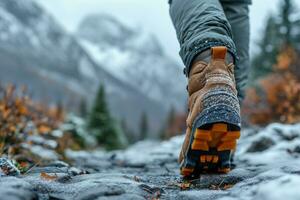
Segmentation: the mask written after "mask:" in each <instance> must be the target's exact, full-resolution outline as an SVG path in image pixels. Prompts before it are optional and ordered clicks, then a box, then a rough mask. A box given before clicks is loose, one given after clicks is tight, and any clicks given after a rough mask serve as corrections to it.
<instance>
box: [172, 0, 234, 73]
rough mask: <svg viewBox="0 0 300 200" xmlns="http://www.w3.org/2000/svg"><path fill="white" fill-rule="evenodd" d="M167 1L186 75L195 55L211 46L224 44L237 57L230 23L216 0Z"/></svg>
mask: <svg viewBox="0 0 300 200" xmlns="http://www.w3.org/2000/svg"><path fill="white" fill-rule="evenodd" d="M169 3H170V15H171V19H172V21H173V24H174V27H175V29H176V33H177V38H178V41H179V43H180V47H181V50H180V56H181V58H182V60H183V62H184V64H185V66H186V70H185V71H186V73H187V74H188V73H189V70H190V68H191V64H192V61H193V59H194V58H195V56H196V55H197V54H199V53H201V52H203V51H205V50H207V49H210V48H211V47H213V46H226V47H227V48H228V50H229V52H231V53H232V54H233V56H234V57H235V58H236V48H235V44H234V42H233V40H232V31H231V26H230V24H229V22H228V20H227V19H226V16H225V14H224V11H223V8H222V5H221V4H220V2H219V0H170V1H169Z"/></svg>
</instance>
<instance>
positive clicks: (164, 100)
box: [76, 14, 186, 110]
mask: <svg viewBox="0 0 300 200" xmlns="http://www.w3.org/2000/svg"><path fill="white" fill-rule="evenodd" d="M76 35H77V37H78V38H79V40H80V41H81V44H82V45H83V47H84V48H85V49H86V51H87V52H88V53H89V55H91V56H92V58H93V59H94V60H95V61H96V62H97V63H98V64H100V65H101V66H104V67H105V69H106V70H107V71H109V72H110V73H111V74H113V75H115V76H116V77H117V78H119V79H120V80H122V81H124V82H126V83H128V84H129V85H131V86H132V87H134V88H136V89H137V90H139V91H140V92H141V93H143V94H145V95H146V96H148V97H149V98H150V99H152V100H155V101H157V102H160V103H161V104H162V105H164V106H165V107H166V108H167V109H169V108H170V106H171V105H173V106H175V107H176V108H179V109H181V110H182V109H183V108H184V104H185V101H186V95H185V93H186V91H185V85H186V83H185V77H184V75H183V73H182V67H181V66H179V65H178V64H177V63H176V62H174V61H173V60H172V59H170V58H169V57H168V56H167V54H166V53H165V52H164V49H163V48H162V46H161V44H160V43H159V41H158V39H157V38H156V36H154V35H152V34H149V33H147V32H145V31H143V30H141V28H130V27H128V26H125V25H124V24H122V23H121V22H120V21H118V20H117V19H115V18H113V17H111V16H108V15H104V14H99V15H90V16H87V17H86V18H85V19H83V21H82V22H81V24H80V25H79V27H78V31H77V34H76Z"/></svg>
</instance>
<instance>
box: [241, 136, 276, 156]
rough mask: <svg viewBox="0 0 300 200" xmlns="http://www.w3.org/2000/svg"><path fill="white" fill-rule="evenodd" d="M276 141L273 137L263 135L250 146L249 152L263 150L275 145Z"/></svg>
mask: <svg viewBox="0 0 300 200" xmlns="http://www.w3.org/2000/svg"><path fill="white" fill-rule="evenodd" d="M274 144H275V143H274V141H273V140H272V139H270V138H267V137H262V138H260V140H258V141H254V142H253V143H252V144H251V146H250V147H249V148H248V150H247V152H249V153H254V152H262V151H265V150H267V149H268V148H270V147H271V146H273V145H274Z"/></svg>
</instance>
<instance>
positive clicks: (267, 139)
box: [0, 124, 300, 200]
mask: <svg viewBox="0 0 300 200" xmlns="http://www.w3.org/2000/svg"><path fill="white" fill-rule="evenodd" d="M36 140H37V139H36ZM182 141H183V136H178V137H174V138H172V139H171V140H169V141H165V142H155V141H142V142H139V143H137V144H136V145H134V146H132V147H130V148H128V149H127V150H124V151H114V152H104V151H94V152H86V151H80V152H75V151H71V150H67V151H66V156H67V157H68V158H69V159H70V160H73V166H75V167H76V168H74V167H71V166H68V165H67V164H65V163H62V162H54V163H52V164H50V165H49V166H46V167H35V168H33V169H32V170H31V171H30V172H29V173H27V174H25V175H22V176H18V177H14V176H2V177H1V178H0V199H33V198H39V199H155V198H156V199H204V200H205V199H207V200H211V199H220V200H251V199H255V200H277V199H278V200H279V199H280V200H281V199H283V198H284V199H286V200H298V199H300V190H299V189H298V188H299V184H300V165H299V164H300V159H299V156H300V124H295V125H282V124H271V125H269V126H268V127H266V128H263V129H259V128H251V129H245V130H244V131H243V132H242V137H241V139H240V141H239V145H238V149H237V152H236V158H235V164H236V168H235V169H233V170H232V171H231V172H230V173H229V174H226V175H217V174H209V175H202V176H201V177H200V178H199V179H195V180H193V181H192V184H191V185H189V186H188V187H187V188H186V190H182V188H183V187H182V186H183V185H182V182H183V181H182V180H181V178H180V175H179V170H178V164H177V162H176V160H177V155H178V153H179V150H180V147H181V143H182ZM0 164H1V163H0ZM42 172H45V173H47V174H49V175H53V176H54V178H53V177H52V178H51V177H50V178H49V177H48V178H47V177H46V178H45V177H44V176H41V173H42ZM87 172H88V174H87Z"/></svg>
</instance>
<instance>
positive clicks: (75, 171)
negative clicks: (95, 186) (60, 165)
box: [68, 167, 88, 176]
mask: <svg viewBox="0 0 300 200" xmlns="http://www.w3.org/2000/svg"><path fill="white" fill-rule="evenodd" d="M68 173H69V174H70V175H71V176H78V175H82V174H88V172H87V171H85V170H81V169H78V168H76V167H71V168H69V169H68Z"/></svg>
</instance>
